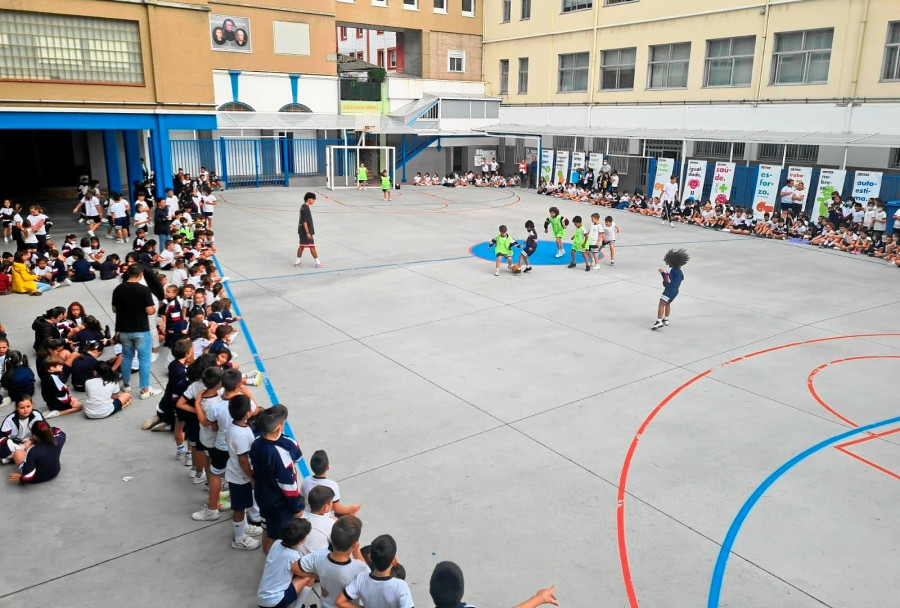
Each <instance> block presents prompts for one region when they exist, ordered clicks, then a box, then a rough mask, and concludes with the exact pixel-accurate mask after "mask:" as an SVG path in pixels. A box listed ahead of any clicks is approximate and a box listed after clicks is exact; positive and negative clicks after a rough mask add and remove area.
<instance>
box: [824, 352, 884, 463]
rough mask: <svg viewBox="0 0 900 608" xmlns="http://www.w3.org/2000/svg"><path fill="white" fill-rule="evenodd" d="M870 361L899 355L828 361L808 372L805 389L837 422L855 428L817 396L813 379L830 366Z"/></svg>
mask: <svg viewBox="0 0 900 608" xmlns="http://www.w3.org/2000/svg"><path fill="white" fill-rule="evenodd" d="M871 359H900V355H862V356H859V357H845V358H843V359H835V360H834V361H829V362H828V363H823V364H822V365H820V366H819V367H817V368H816V369H814V370H813V371H811V372H809V376H807V377H806V387H807V388H808V389H809V393H810V394H811V395H812V398H813V399H815V400H816V403H818V404H819V405H821V406H822V407H823V408H825V409H826V410H828V412H829V413H830V414H831V415H832V416H834V417H835V418H837V419H839V420H842V421H843V422H846V423H847V424H849V425H850V426H852V427H853V428H856V427H858V426H859V425H858V424H856V423H855V422H853V421H852V420H850V419H849V418H847V417H846V416H844V415H842V414H841V413H840V412H838V411H837V410H835V409H834V408H832V407H831V406H830V405H828V404H827V403H825V401H824V400H823V399H822V398H821V397H820V396H819V393H818V392H817V391H816V386H815V379H816V376H817V375H818V374H819V372H821V371H822V370H823V369H826V368H829V367H831V366H832V365H838V364H840V363H847V362H850V361H867V360H871ZM835 447H838V446H835Z"/></svg>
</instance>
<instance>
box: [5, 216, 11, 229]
mask: <svg viewBox="0 0 900 608" xmlns="http://www.w3.org/2000/svg"><path fill="white" fill-rule="evenodd" d="M9 226H12V220H8V219H6V218H3V227H4V228H7V227H9Z"/></svg>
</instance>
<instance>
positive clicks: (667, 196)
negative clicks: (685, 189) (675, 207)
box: [662, 182, 678, 201]
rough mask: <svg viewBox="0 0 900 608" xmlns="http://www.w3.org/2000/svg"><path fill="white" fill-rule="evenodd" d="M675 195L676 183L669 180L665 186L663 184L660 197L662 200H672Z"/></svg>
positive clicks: (676, 193) (676, 190)
mask: <svg viewBox="0 0 900 608" xmlns="http://www.w3.org/2000/svg"><path fill="white" fill-rule="evenodd" d="M677 195H678V184H673V183H672V182H669V183H667V184H666V185H665V186H663V195H662V198H663V200H664V201H674V200H675V197H676V196H677Z"/></svg>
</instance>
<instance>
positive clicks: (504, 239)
mask: <svg viewBox="0 0 900 608" xmlns="http://www.w3.org/2000/svg"><path fill="white" fill-rule="evenodd" d="M494 246H496V247H497V248H496V249H495V250H494V253H495V254H497V264H496V266H495V268H494V276H495V277H499V276H500V262H501V261H502V260H504V259H505V260H506V267H507V268H509V269H510V270H512V269H513V267H512V248H513V247H521V245H520V244H519V243H517V242H516V239H514V238H512V237H511V236H509V233H508V232H507V230H506V226H500V234H498V235H497V236H495V237H494V238H493V239H491V243H490V245H488V247H489V248H490V247H494Z"/></svg>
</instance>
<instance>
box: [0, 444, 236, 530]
mask: <svg viewBox="0 0 900 608" xmlns="http://www.w3.org/2000/svg"><path fill="white" fill-rule="evenodd" d="M12 461H13V457H12V456H6V457H5V458H0V464H9V463H11V462H12ZM247 527H248V528H249V527H250V526H247Z"/></svg>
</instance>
